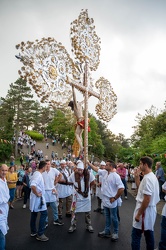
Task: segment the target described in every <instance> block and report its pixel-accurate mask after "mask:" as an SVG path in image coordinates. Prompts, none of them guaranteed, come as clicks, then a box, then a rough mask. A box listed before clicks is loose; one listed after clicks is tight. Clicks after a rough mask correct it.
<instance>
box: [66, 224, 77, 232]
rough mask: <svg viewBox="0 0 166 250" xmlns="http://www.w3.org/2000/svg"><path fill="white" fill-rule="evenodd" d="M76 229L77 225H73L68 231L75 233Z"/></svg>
mask: <svg viewBox="0 0 166 250" xmlns="http://www.w3.org/2000/svg"><path fill="white" fill-rule="evenodd" d="M75 230H76V226H75V225H71V226H70V227H69V230H68V233H73V232H74V231H75Z"/></svg>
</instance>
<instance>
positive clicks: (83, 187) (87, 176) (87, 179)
mask: <svg viewBox="0 0 166 250" xmlns="http://www.w3.org/2000/svg"><path fill="white" fill-rule="evenodd" d="M94 180H95V177H94V175H93V174H92V173H91V172H90V171H89V170H88V169H84V164H83V162H82V161H81V160H79V161H78V162H77V166H76V170H75V172H73V173H72V174H71V175H70V176H69V178H68V181H69V182H71V183H73V187H74V189H73V202H72V207H71V210H72V219H71V226H70V228H69V230H68V232H69V233H73V232H74V231H75V230H76V214H77V213H81V212H84V213H85V223H86V230H88V231H89V232H90V233H93V232H94V230H93V227H92V225H91V195H90V186H92V185H93V184H94Z"/></svg>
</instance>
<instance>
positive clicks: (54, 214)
mask: <svg viewBox="0 0 166 250" xmlns="http://www.w3.org/2000/svg"><path fill="white" fill-rule="evenodd" d="M47 205H50V206H51V208H52V212H53V217H54V221H56V220H58V207H57V204H56V201H54V202H47ZM46 223H48V216H47V218H46Z"/></svg>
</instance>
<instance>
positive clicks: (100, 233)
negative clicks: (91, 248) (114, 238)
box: [98, 231, 111, 238]
mask: <svg viewBox="0 0 166 250" xmlns="http://www.w3.org/2000/svg"><path fill="white" fill-rule="evenodd" d="M98 237H100V238H110V237H111V234H110V233H105V231H102V232H99V233H98Z"/></svg>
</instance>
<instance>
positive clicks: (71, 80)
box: [16, 10, 117, 166]
mask: <svg viewBox="0 0 166 250" xmlns="http://www.w3.org/2000/svg"><path fill="white" fill-rule="evenodd" d="M70 37H71V46H72V52H73V54H74V59H72V58H71V57H70V55H69V54H68V52H67V51H66V49H65V47H64V46H63V45H62V44H61V43H58V42H57V41H56V40H55V39H54V38H51V37H48V38H42V39H41V40H38V39H37V40H35V41H34V42H30V41H27V42H26V43H24V42H21V43H20V44H18V45H16V48H17V49H18V50H19V54H18V55H17V56H16V58H18V59H19V60H20V61H21V62H22V63H23V67H21V70H19V74H20V77H22V78H23V79H24V80H26V81H27V82H29V84H31V85H32V87H33V88H34V90H35V92H36V94H37V95H38V97H39V98H40V99H41V102H45V103H49V104H51V105H52V106H53V107H56V108H63V109H64V108H69V106H70V107H71V109H72V110H73V111H74V114H75V116H76V119H77V124H76V130H75V136H76V141H77V144H78V145H79V148H78V151H79V152H82V151H83V154H84V165H85V166H86V162H87V160H88V130H89V124H88V123H89V119H88V99H89V98H90V96H93V97H96V98H97V99H98V104H97V105H96V107H95V111H96V114H97V115H98V117H99V118H100V119H102V120H103V121H106V122H109V121H110V120H111V118H112V117H113V116H114V115H115V114H116V101H117V97H116V94H115V93H114V91H113V89H112V87H111V84H110V82H109V81H108V80H107V79H105V78H103V77H101V78H99V80H97V81H96V83H95V89H94V84H93V81H92V78H91V71H96V69H97V67H98V65H99V63H100V61H99V56H100V38H99V37H98V36H97V34H96V32H95V26H94V20H93V19H92V18H89V17H88V11H87V10H81V13H80V15H79V16H78V19H76V20H74V21H73V22H72V23H71V28H70ZM75 89H77V90H78V91H80V92H81V93H82V95H83V101H80V102H79V101H77V99H76V93H75ZM71 99H72V101H71ZM83 104H84V113H83V110H82V105H83ZM83 131H84V143H83V142H82V132H83Z"/></svg>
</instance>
